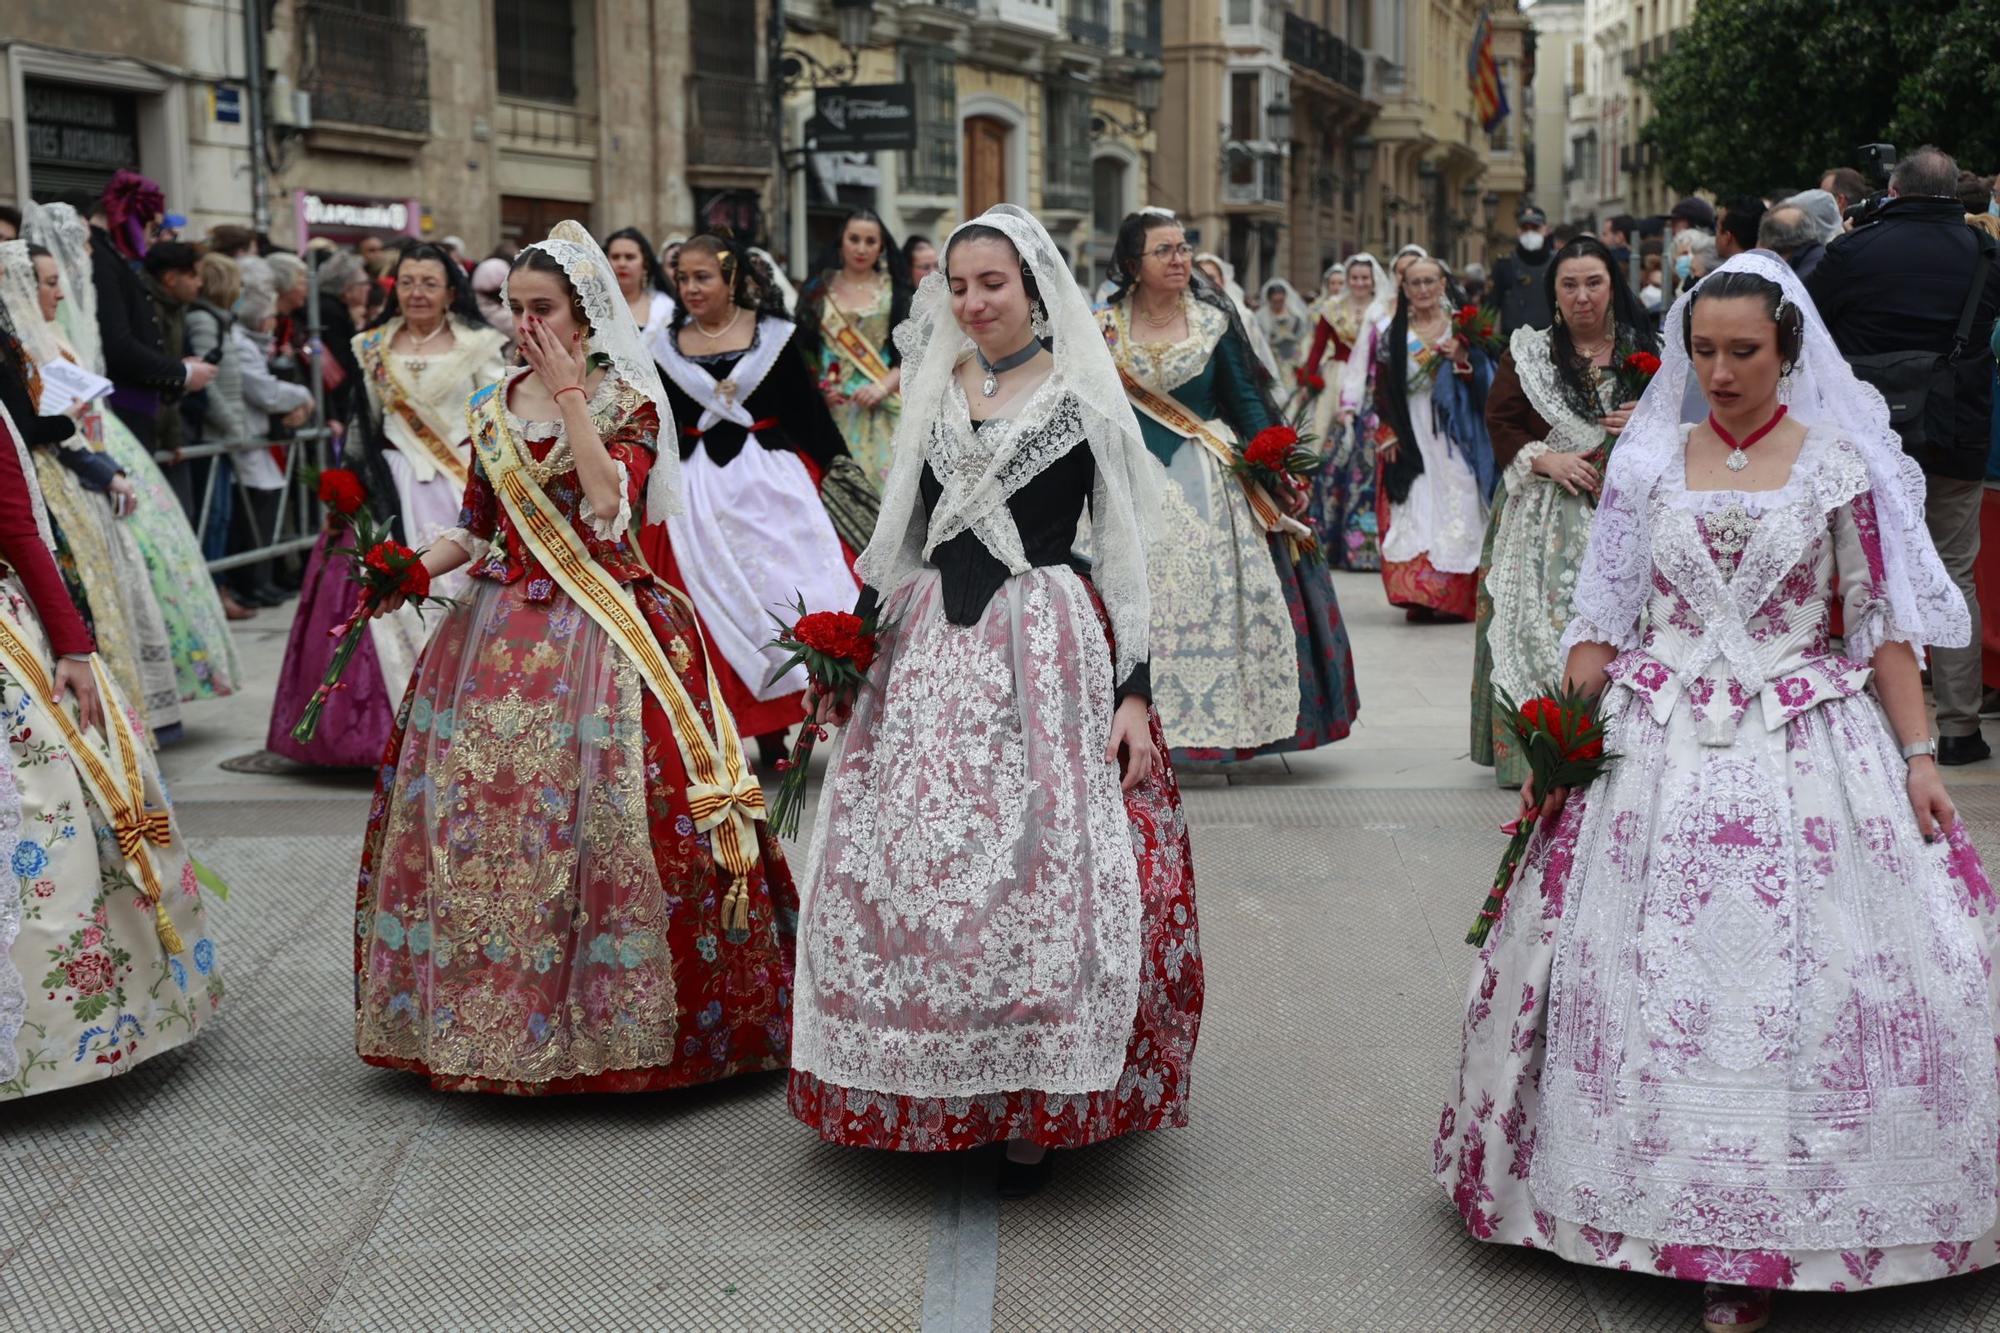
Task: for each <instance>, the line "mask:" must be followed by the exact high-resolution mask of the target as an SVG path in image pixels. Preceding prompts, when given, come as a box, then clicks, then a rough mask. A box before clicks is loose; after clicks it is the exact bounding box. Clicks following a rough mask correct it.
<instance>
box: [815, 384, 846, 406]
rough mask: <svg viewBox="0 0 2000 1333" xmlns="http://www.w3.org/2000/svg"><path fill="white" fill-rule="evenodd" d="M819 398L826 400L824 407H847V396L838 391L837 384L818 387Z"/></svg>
mask: <svg viewBox="0 0 2000 1333" xmlns="http://www.w3.org/2000/svg"><path fill="white" fill-rule="evenodd" d="M819 396H820V397H822V398H824V399H826V405H827V406H828V407H846V406H847V395H846V394H844V393H842V392H841V391H840V386H839V385H838V384H831V383H828V384H822V385H820V386H819Z"/></svg>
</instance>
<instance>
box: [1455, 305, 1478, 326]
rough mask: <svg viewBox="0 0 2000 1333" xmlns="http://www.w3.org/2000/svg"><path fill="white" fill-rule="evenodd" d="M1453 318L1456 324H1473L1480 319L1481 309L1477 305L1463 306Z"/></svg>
mask: <svg viewBox="0 0 2000 1333" xmlns="http://www.w3.org/2000/svg"><path fill="white" fill-rule="evenodd" d="M1451 318H1452V322H1453V323H1455V324H1472V323H1474V322H1476V321H1477V320H1478V319H1479V307H1478V306H1476V305H1462V306H1460V307H1459V308H1458V310H1457V312H1456V313H1454V314H1453V315H1452V317H1451Z"/></svg>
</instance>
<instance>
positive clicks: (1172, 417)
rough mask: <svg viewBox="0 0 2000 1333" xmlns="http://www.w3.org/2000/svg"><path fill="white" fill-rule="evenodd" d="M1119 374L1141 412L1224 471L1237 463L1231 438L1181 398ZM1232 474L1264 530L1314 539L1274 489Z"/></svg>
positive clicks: (1121, 370) (1126, 373) (1125, 372)
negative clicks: (1275, 495) (1275, 496)
mask: <svg viewBox="0 0 2000 1333" xmlns="http://www.w3.org/2000/svg"><path fill="white" fill-rule="evenodd" d="M1118 377H1119V378H1120V379H1122V380H1124V381H1125V395H1126V397H1128V398H1130V399H1131V400H1132V406H1134V407H1136V408H1138V409H1139V410H1140V411H1141V412H1144V413H1145V414H1146V415H1147V416H1149V417H1151V418H1152V419H1153V420H1155V421H1157V422H1159V423H1160V424H1161V425H1162V426H1165V427H1166V428H1167V429H1168V430H1170V431H1172V432H1173V433H1174V434H1176V435H1179V436H1181V437H1183V438H1184V439H1189V440H1193V441H1194V442H1195V443H1197V444H1199V445H1200V446H1201V447H1202V448H1204V449H1206V450H1208V452H1209V454H1210V455H1211V456H1213V457H1214V459H1215V461H1216V462H1218V463H1220V464H1221V465H1222V468H1223V471H1225V472H1228V471H1229V470H1230V469H1231V468H1232V467H1234V466H1235V464H1236V450H1235V448H1234V446H1232V445H1231V444H1230V443H1229V441H1227V440H1225V439H1223V438H1222V436H1221V435H1220V434H1218V433H1217V432H1216V430H1215V428H1214V427H1213V426H1211V425H1209V424H1208V423H1207V422H1206V421H1203V420H1201V419H1200V418H1198V417H1196V416H1195V414H1194V413H1192V412H1190V411H1188V410H1187V409H1186V408H1185V407H1182V406H1181V404H1180V403H1179V401H1178V400H1176V399H1174V398H1172V397H1170V396H1168V395H1167V394H1163V393H1155V392H1153V391H1152V390H1151V389H1149V388H1147V387H1146V386H1145V385H1143V384H1141V383H1139V381H1138V380H1135V379H1133V378H1132V372H1131V371H1129V370H1127V369H1125V367H1123V366H1120V367H1118ZM1231 475H1233V476H1235V478H1236V480H1237V481H1239V482H1241V483H1242V485H1243V494H1244V497H1245V498H1246V499H1248V500H1249V501H1250V512H1251V513H1252V514H1253V515H1255V516H1256V519H1257V522H1258V523H1259V524H1261V525H1262V526H1263V529H1264V531H1266V532H1277V533H1283V534H1284V535H1285V536H1286V537H1289V538H1292V539H1294V540H1297V539H1299V538H1308V539H1310V538H1311V536H1312V531H1311V529H1309V528H1307V527H1306V525H1305V524H1303V523H1301V522H1299V521H1298V520H1297V519H1295V518H1293V517H1291V516H1290V515H1288V514H1286V513H1285V512H1284V511H1283V510H1281V509H1279V508H1278V502H1277V501H1275V500H1273V499H1272V498H1271V495H1270V492H1268V491H1266V490H1265V489H1264V487H1263V484H1262V483H1261V482H1259V481H1257V480H1256V479H1255V478H1253V477H1247V476H1244V475H1243V474H1241V473H1232V474H1231Z"/></svg>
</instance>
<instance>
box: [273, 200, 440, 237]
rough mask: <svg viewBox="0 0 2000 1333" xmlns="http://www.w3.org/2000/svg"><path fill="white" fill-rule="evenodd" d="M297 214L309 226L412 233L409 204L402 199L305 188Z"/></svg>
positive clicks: (344, 229)
mask: <svg viewBox="0 0 2000 1333" xmlns="http://www.w3.org/2000/svg"><path fill="white" fill-rule="evenodd" d="M299 215H300V216H301V217H303V218H304V219H305V223H306V225H307V226H308V227H315V228H317V227H328V228H333V229H335V230H343V231H394V232H402V233H404V234H405V235H414V234H415V233H414V232H412V231H411V229H410V205H409V203H408V201H406V200H402V199H355V198H345V197H342V196H339V195H323V194H314V193H312V192H311V191H307V192H306V194H305V196H304V197H303V198H302V199H301V200H300V201H299Z"/></svg>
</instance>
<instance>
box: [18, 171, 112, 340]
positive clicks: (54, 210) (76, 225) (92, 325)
mask: <svg viewBox="0 0 2000 1333" xmlns="http://www.w3.org/2000/svg"><path fill="white" fill-rule="evenodd" d="M26 215H27V216H26V220H25V221H24V222H23V224H22V235H23V236H25V237H26V238H27V239H28V240H31V241H33V242H34V243H35V244H36V245H39V246H41V247H43V248H44V249H46V250H47V251H48V252H49V253H50V254H52V255H54V256H55V257H56V264H57V265H58V266H59V267H60V268H61V269H62V281H63V303H62V308H61V309H59V310H58V311H57V312H56V320H57V322H58V323H60V324H61V325H62V326H63V331H64V332H65V333H66V334H67V335H68V337H69V345H70V347H71V348H72V349H74V350H75V352H76V359H77V362H78V363H79V364H81V365H82V366H83V367H84V368H85V369H86V370H94V371H96V372H97V373H98V374H100V375H102V374H103V373H104V343H103V341H102V339H101V338H100V337H99V335H98V332H97V280H96V279H95V278H94V277H93V276H92V275H91V270H90V223H88V222H87V221H85V220H84V219H83V218H82V217H81V216H80V215H79V214H78V213H77V211H76V210H75V209H74V208H72V207H70V206H69V205H68V204H35V203H31V204H29V205H28V207H27V209H26Z"/></svg>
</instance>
